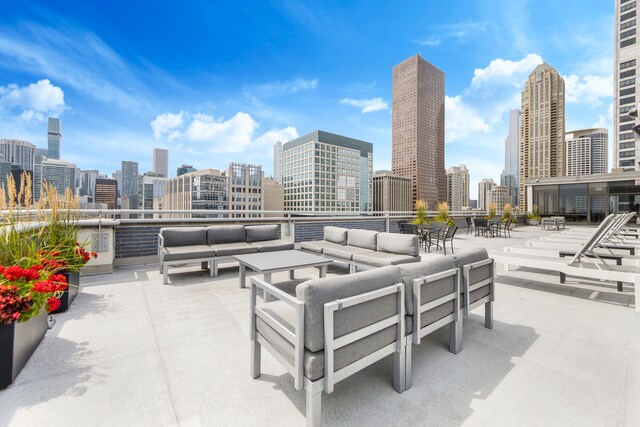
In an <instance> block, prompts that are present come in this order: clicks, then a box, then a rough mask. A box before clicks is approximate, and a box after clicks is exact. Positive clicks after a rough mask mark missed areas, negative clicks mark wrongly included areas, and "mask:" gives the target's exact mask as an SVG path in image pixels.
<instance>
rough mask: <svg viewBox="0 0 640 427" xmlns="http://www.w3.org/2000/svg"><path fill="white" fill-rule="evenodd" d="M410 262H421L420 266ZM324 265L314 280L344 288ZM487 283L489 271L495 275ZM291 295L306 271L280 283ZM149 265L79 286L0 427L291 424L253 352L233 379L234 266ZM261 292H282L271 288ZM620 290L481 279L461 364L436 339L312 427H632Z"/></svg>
mask: <svg viewBox="0 0 640 427" xmlns="http://www.w3.org/2000/svg"><path fill="white" fill-rule="evenodd" d="M550 233H552V232H549V231H542V230H539V229H538V228H534V227H519V228H516V229H515V230H514V231H513V232H512V238H511V239H504V238H484V237H472V236H466V235H465V234H464V230H462V233H461V234H460V235H459V236H457V237H456V240H455V246H456V248H455V249H456V252H457V251H461V250H463V249H465V248H471V247H477V246H483V247H487V248H488V249H499V248H501V247H503V246H506V245H516V244H522V242H523V241H524V240H528V239H531V238H536V237H539V236H541V235H543V234H550ZM423 256H430V255H428V254H425V255H423ZM347 271H348V270H347V269H346V267H344V268H343V267H342V266H341V265H340V264H336V265H334V266H332V267H331V268H330V269H329V272H328V275H337V274H347ZM499 273H500V271H499ZM296 277H297V279H296V281H295V282H301V281H302V280H303V279H302V278H303V277H306V278H311V277H317V270H315V269H307V270H300V271H299V272H296ZM170 278H171V281H172V282H173V284H172V286H162V284H161V281H162V276H161V275H160V274H159V273H158V266H157V264H150V265H143V266H131V267H120V268H117V269H116V270H115V272H114V273H113V274H105V275H97V276H87V277H83V279H82V285H83V288H82V290H81V293H80V294H79V295H78V297H77V299H76V301H75V303H74V305H73V306H72V308H71V309H70V310H69V311H68V312H67V313H63V314H59V315H56V319H57V322H56V324H55V325H54V326H53V328H52V329H51V330H50V331H49V332H48V333H47V335H46V336H45V338H44V341H43V342H42V343H41V345H40V346H39V348H38V349H37V350H36V352H35V354H34V355H33V356H32V357H31V359H30V360H29V363H28V364H27V366H26V367H25V369H24V370H23V371H22V373H21V374H20V375H19V376H18V378H17V379H16V381H15V383H14V384H13V385H11V386H9V387H8V388H7V389H6V390H3V391H0V425H12V426H23V425H42V426H44V425H46V426H63V425H64V426H86V425H125V426H128V425H136V426H146V425H149V426H158V425H166V426H201V425H202V426H206V425H256V424H260V425H304V423H305V418H304V406H305V397H304V392H303V391H296V390H295V389H294V387H293V381H292V378H291V376H290V375H288V374H287V373H286V372H285V370H284V368H282V367H281V365H280V364H279V363H277V362H276V361H275V359H273V358H272V357H271V355H269V354H268V352H263V359H262V360H263V364H262V372H263V374H262V376H261V377H260V378H259V379H256V380H254V379H251V378H250V376H249V361H250V352H249V289H248V288H245V289H240V288H239V287H238V267H237V265H236V264H233V263H231V264H228V265H225V264H223V265H222V268H221V270H220V276H219V277H217V278H213V279H211V278H209V277H208V275H207V274H206V272H205V271H201V270H197V268H194V267H193V266H190V267H188V268H184V269H182V268H175V269H172V270H171V273H170ZM273 280H274V281H276V282H285V281H288V275H287V273H275V274H274V276H273ZM633 301H634V298H633V288H632V287H625V290H624V292H622V293H619V292H617V290H616V286H615V284H605V283H597V282H596V283H586V282H584V283H579V282H577V281H575V280H571V279H569V280H568V282H567V284H564V285H560V284H559V278H558V275H557V273H556V274H544V272H540V271H535V270H530V269H520V270H516V271H509V272H507V273H505V275H500V276H499V277H498V278H497V287H496V303H495V305H494V328H493V329H491V330H490V329H485V328H484V326H483V324H484V322H483V316H482V314H483V312H482V308H479V309H477V312H478V313H479V314H472V315H471V316H469V317H468V318H465V319H464V326H463V331H464V339H463V350H462V352H460V353H459V354H458V355H454V354H452V353H450V352H449V351H448V334H447V330H446V328H443V329H442V330H440V331H438V332H436V333H435V334H432V335H429V336H428V337H427V338H426V339H425V340H423V342H422V344H421V345H419V346H417V347H414V353H413V368H414V371H413V386H412V388H411V389H409V390H408V391H406V392H404V393H403V394H398V393H396V392H395V391H394V390H393V388H392V386H391V378H392V374H391V371H392V365H393V363H392V358H391V357H388V358H387V359H385V360H383V361H382V362H381V363H378V364H375V365H373V366H370V367H369V368H367V369H365V370H363V371H361V372H359V373H358V374H356V375H354V376H352V377H349V378H348V379H346V380H345V381H343V382H341V383H339V384H338V385H337V386H336V389H335V391H334V392H333V393H332V394H330V395H326V394H323V403H322V404H323V410H322V414H323V421H324V423H325V424H326V425H438V426H443V425H444V426H446V425H452V426H455V425H461V424H465V425H492V426H496V425H497V426H501V425H505V426H506V425H509V426H511V425H563V426H565V425H581V426H585V425H594V426H595V425H597V426H607V425H629V426H631V425H640V405H638V402H640V334H639V333H638V331H639V330H640V314H639V313H637V312H635V311H634V307H633Z"/></svg>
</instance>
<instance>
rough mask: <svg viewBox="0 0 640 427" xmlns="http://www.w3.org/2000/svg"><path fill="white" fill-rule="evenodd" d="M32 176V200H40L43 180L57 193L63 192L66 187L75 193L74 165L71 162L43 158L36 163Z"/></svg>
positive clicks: (42, 193)
mask: <svg viewBox="0 0 640 427" xmlns="http://www.w3.org/2000/svg"><path fill="white" fill-rule="evenodd" d="M33 177H34V178H33V190H34V191H33V197H34V200H40V197H41V196H43V195H44V191H43V183H44V182H48V183H50V184H52V185H53V186H54V187H55V188H56V190H57V191H58V194H64V193H65V192H66V191H67V188H70V189H71V192H72V193H73V194H75V193H76V165H74V164H73V163H69V162H65V161H64V160H56V159H43V160H42V162H41V163H39V164H38V165H36V168H35V170H34V173H33Z"/></svg>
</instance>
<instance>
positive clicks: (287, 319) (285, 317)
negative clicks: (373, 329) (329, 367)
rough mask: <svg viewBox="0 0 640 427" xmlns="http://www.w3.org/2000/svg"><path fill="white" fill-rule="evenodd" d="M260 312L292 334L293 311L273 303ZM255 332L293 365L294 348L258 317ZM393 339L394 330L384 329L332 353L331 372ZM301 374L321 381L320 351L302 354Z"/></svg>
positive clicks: (321, 357)
mask: <svg viewBox="0 0 640 427" xmlns="http://www.w3.org/2000/svg"><path fill="white" fill-rule="evenodd" d="M260 307H261V308H262V309H263V310H264V311H266V312H267V313H269V314H270V315H271V316H273V317H274V318H275V319H277V320H278V321H279V322H280V323H282V324H283V325H284V326H285V328H286V329H288V330H289V331H291V332H294V331H295V326H294V325H295V310H294V309H293V307H291V306H289V305H287V304H286V303H284V302H282V301H274V302H270V303H266V304H262V305H261V306H260ZM256 329H257V330H258V332H259V333H260V334H261V335H262V336H263V337H265V338H266V339H267V341H269V343H271V345H272V346H273V347H274V348H275V349H276V351H278V353H280V354H281V355H282V356H284V357H285V359H286V360H287V361H289V363H291V364H292V365H293V363H294V357H295V348H294V346H293V345H292V344H291V343H290V342H289V341H287V340H285V339H284V338H283V337H282V336H281V335H280V334H279V333H278V332H276V331H275V330H274V329H273V328H271V327H270V326H269V325H267V324H266V323H265V322H264V321H263V320H262V319H260V318H259V317H258V318H256ZM395 337H396V330H395V326H391V327H388V328H386V329H384V330H382V331H380V332H378V333H377V334H374V335H370V336H368V337H366V338H363V339H361V340H359V341H356V342H355V343H353V344H350V345H347V346H345V347H343V348H341V349H339V350H338V351H337V352H336V355H335V359H334V362H335V366H334V369H335V370H339V369H342V368H344V367H346V366H348V365H350V364H352V363H353V362H355V361H357V360H359V359H361V358H363V357H364V356H367V355H369V354H371V353H373V352H374V351H376V350H379V349H381V348H383V347H384V346H386V345H389V344H391V343H392V342H393V341H394V340H395ZM304 374H305V377H307V378H308V379H310V380H311V381H316V380H319V379H320V378H322V377H324V351H323V350H320V351H316V352H312V351H309V350H305V352H304Z"/></svg>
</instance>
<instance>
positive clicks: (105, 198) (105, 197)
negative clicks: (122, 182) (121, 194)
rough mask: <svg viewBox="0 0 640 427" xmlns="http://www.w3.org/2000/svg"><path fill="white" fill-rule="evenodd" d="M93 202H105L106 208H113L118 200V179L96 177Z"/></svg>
mask: <svg viewBox="0 0 640 427" xmlns="http://www.w3.org/2000/svg"><path fill="white" fill-rule="evenodd" d="M94 201H95V203H105V204H106V205H107V209H115V208H116V204H117V202H118V181H116V180H115V179H109V178H97V179H96V193H95V198H94Z"/></svg>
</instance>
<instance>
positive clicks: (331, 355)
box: [250, 230, 495, 426]
mask: <svg viewBox="0 0 640 427" xmlns="http://www.w3.org/2000/svg"><path fill="white" fill-rule="evenodd" d="M329 234H331V230H330V231H329ZM396 236H398V235H397V234H396ZM258 289H261V290H262V291H263V292H264V294H265V301H269V300H271V299H273V300H271V301H270V302H263V303H261V304H258V298H257V295H258ZM267 295H269V298H267ZM494 298H495V296H494V278H493V260H492V259H491V258H489V257H488V254H487V252H486V251H485V250H484V249H482V248H480V249H476V250H474V251H468V252H464V253H461V254H457V255H456V256H453V255H449V256H432V257H428V258H427V259H426V260H424V261H422V262H416V263H409V264H401V265H399V266H386V267H381V268H377V269H375V270H369V271H362V272H357V273H354V274H349V275H343V276H337V277H325V278H320V279H312V280H309V281H307V282H304V283H302V284H300V285H298V286H297V287H296V289H295V297H294V296H291V295H289V294H287V293H285V292H283V291H281V290H280V289H278V288H277V287H275V286H273V285H271V284H269V283H266V282H265V281H264V280H261V279H259V278H257V277H252V278H251V318H250V339H251V348H252V350H251V376H252V377H253V378H257V377H259V376H260V374H261V363H260V359H261V349H262V348H263V347H264V348H265V349H266V350H267V351H268V352H269V353H270V354H272V355H273V356H274V357H275V358H276V359H277V360H278V361H279V362H280V363H281V364H282V365H283V366H284V367H285V368H286V369H287V371H288V372H289V373H290V374H291V375H292V376H293V378H294V386H295V388H296V390H302V389H305V392H306V418H307V425H312V426H318V425H320V424H321V395H322V392H323V391H324V392H326V393H331V392H333V389H334V387H335V384H336V383H338V382H340V381H342V380H343V379H345V378H347V377H349V376H351V375H353V374H355V373H356V372H358V371H360V370H362V369H363V368H365V367H367V366H369V365H371V364H373V363H376V362H377V361H379V360H380V359H382V358H384V357H386V356H388V355H390V354H393V355H394V369H393V387H394V389H395V390H396V391H397V392H399V393H402V392H403V391H405V390H407V389H408V388H410V387H411V384H412V374H411V372H412V347H413V345H419V344H420V343H421V341H422V339H423V338H424V337H425V336H427V335H429V334H430V333H432V332H433V331H435V330H437V329H439V328H441V327H443V326H449V350H450V351H451V352H452V353H454V354H457V353H458V352H459V351H461V350H462V318H461V316H462V315H464V314H468V313H469V310H472V309H473V308H475V307H478V306H480V305H481V304H485V326H486V327H487V328H491V327H492V326H493V320H492V304H493V301H494Z"/></svg>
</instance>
